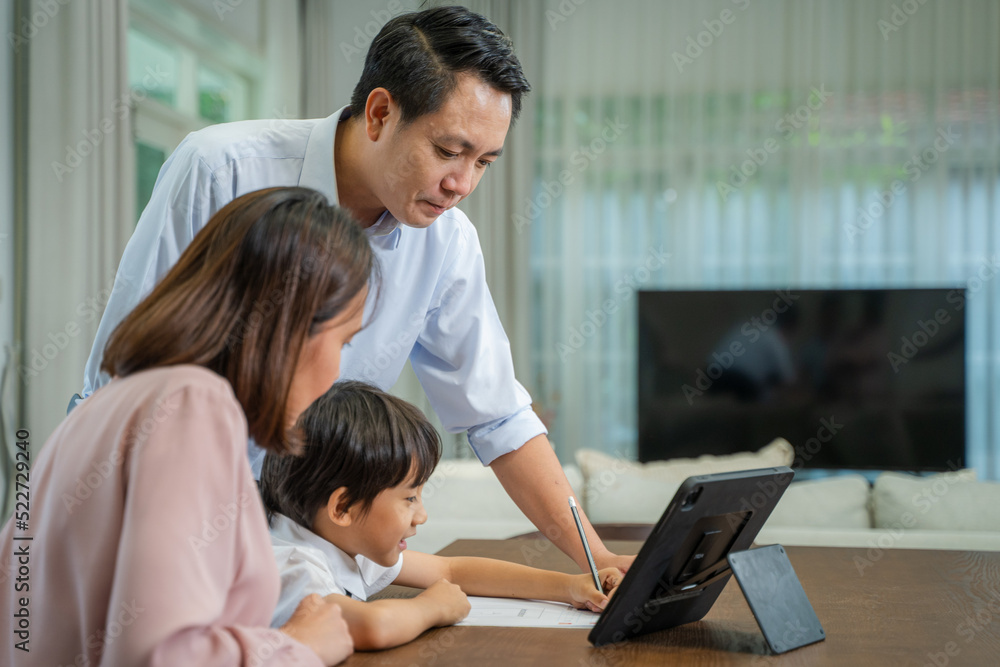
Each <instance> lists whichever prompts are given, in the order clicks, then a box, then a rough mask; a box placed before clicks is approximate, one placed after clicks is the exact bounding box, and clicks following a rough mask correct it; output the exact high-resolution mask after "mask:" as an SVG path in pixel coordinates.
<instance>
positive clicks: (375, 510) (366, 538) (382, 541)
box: [352, 479, 427, 567]
mask: <svg viewBox="0 0 1000 667" xmlns="http://www.w3.org/2000/svg"><path fill="white" fill-rule="evenodd" d="M423 490H424V487H423V485H420V486H417V487H414V486H413V480H412V479H408V480H406V481H405V482H403V483H402V484H399V485H398V486H394V487H392V488H391V489H386V490H385V491H382V492H381V493H380V494H378V495H377V496H375V501H374V502H373V503H372V506H371V509H369V510H368V513H367V514H365V515H364V516H360V517H358V518H357V519H356V520H355V522H354V523H353V524H352V525H353V526H354V528H355V533H356V535H357V540H356V544H357V551H358V553H360V554H361V555H362V556H365V557H366V558H369V559H371V560H373V561H375V562H376V563H378V564H379V565H382V566H383V567H392V566H393V565H395V564H396V562H397V561H398V560H399V554H401V553H402V552H403V551H405V550H406V538H408V537H413V536H414V535H416V534H417V526H419V525H420V524H422V523H424V522H425V521H427V512H425V511H424V504H423V500H422V499H421V493H422V492H423Z"/></svg>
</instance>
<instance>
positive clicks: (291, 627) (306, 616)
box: [280, 593, 354, 665]
mask: <svg viewBox="0 0 1000 667" xmlns="http://www.w3.org/2000/svg"><path fill="white" fill-rule="evenodd" d="M280 630H281V631H282V632H284V633H285V634H286V635H288V636H289V637H291V638H293V639H296V640H298V641H300V642H302V643H303V644H305V645H306V646H308V647H309V648H311V649H312V650H313V651H314V652H315V653H316V655H318V656H319V659H320V660H322V661H323V664H324V665H336V664H337V663H339V662H343V661H344V660H345V659H346V658H347V656H349V655H351V654H352V653H354V641H353V640H352V639H351V633H350V632H349V631H348V629H347V623H346V622H345V621H344V617H343V615H342V614H341V611H340V607H338V606H337V605H336V604H334V603H333V602H328V601H327V600H324V599H323V598H321V597H320V596H319V595H317V594H316V593H313V594H312V595H309V596H307V597H304V598H302V602H300V603H299V606H298V607H296V608H295V612H294V613H293V614H292V617H291V618H289V619H288V622H287V623H285V624H284V625H283V626H281V628H280Z"/></svg>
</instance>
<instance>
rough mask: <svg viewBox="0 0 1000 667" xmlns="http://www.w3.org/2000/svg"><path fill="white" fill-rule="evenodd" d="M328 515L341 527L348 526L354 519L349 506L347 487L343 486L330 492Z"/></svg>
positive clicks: (327, 502) (327, 506) (327, 503)
mask: <svg viewBox="0 0 1000 667" xmlns="http://www.w3.org/2000/svg"><path fill="white" fill-rule="evenodd" d="M326 516H327V518H328V519H330V521H331V522H332V523H333V524H334V525H336V526H340V527H341V528H347V527H348V526H350V525H351V523H352V522H353V521H354V517H353V513H352V512H351V511H350V509H349V508H348V507H347V487H346V486H342V487H340V488H338V489H337V490H336V491H334V492H333V493H331V494H330V498H329V500H327V501H326Z"/></svg>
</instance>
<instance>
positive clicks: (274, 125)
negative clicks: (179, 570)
mask: <svg viewBox="0 0 1000 667" xmlns="http://www.w3.org/2000/svg"><path fill="white" fill-rule="evenodd" d="M349 114H350V110H349V109H348V108H347V107H344V108H343V109H341V110H340V111H338V112H337V113H335V114H333V115H332V116H329V117H328V118H321V119H313V120H257V121H241V122H236V123H224V124H221V125H213V126H210V127H207V128H205V129H203V130H199V131H197V132H194V133H192V134H189V135H188V136H187V137H186V138H185V139H184V141H182V142H181V144H180V145H179V146H178V147H177V149H176V150H175V151H174V152H173V154H172V155H171V156H170V158H169V159H168V160H167V161H166V163H165V164H164V165H163V168H162V169H161V170H160V173H159V175H158V176H157V178H156V185H155V187H154V188H153V193H152V196H151V198H150V200H149V204H147V206H146V208H145V210H144V211H143V212H142V216H141V217H140V218H139V223H138V225H137V226H136V230H135V233H134V234H133V235H132V238H131V239H130V240H129V242H128V246H127V247H126V248H125V252H124V254H123V255H122V260H121V263H120V264H119V267H118V274H117V275H116V277H115V283H114V288H113V289H112V294H111V296H110V298H109V300H108V304H107V308H106V309H105V311H104V315H103V317H102V318H101V323H100V326H99V328H98V331H97V336H96V338H95V340H94V346H93V348H92V349H91V352H90V357H89V359H88V360H87V368H86V371H85V374H84V387H83V392H82V394H81V395H82V396H83V397H84V398H86V397H87V396H89V395H90V394H92V393H93V392H94V391H95V390H96V389H97V388H98V387H100V386H102V385H104V384H107V383H108V381H109V379H110V378H108V376H107V374H105V373H101V372H100V365H101V359H102V357H103V353H104V346H105V345H106V343H107V341H108V338H109V337H110V335H111V333H112V331H113V330H114V328H115V327H116V326H117V325H118V324H119V323H120V322H121V321H122V319H124V318H125V316H126V315H127V314H128V313H129V312H130V311H131V310H132V309H133V308H135V306H136V305H138V303H139V302H140V301H141V300H142V299H143V298H144V297H145V296H146V295H147V294H149V292H150V291H151V290H152V289H153V286H154V285H155V284H156V283H157V281H159V280H160V278H162V277H163V276H164V274H166V272H167V271H168V270H169V269H170V268H171V267H172V266H173V265H174V263H176V261H177V259H178V257H180V254H181V253H182V252H183V251H184V249H185V248H186V247H187V245H188V244H189V243H190V242H191V240H192V239H193V238H194V235H195V234H196V233H197V232H198V231H199V230H201V229H202V227H204V226H205V224H206V223H207V222H208V220H209V218H211V216H212V215H213V214H215V212H216V211H218V210H219V209H220V208H222V207H223V206H224V205H226V204H227V203H229V202H230V201H231V200H233V199H235V198H236V197H238V196H240V195H243V194H246V193H248V192H252V191H254V190H259V189H262V188H265V187H274V186H294V185H299V186H303V187H309V188H313V189H315V190H318V191H319V192H321V193H323V194H324V195H326V197H327V199H328V200H329V201H330V202H331V203H336V202H338V201H339V199H338V196H337V180H336V177H335V174H334V165H333V143H334V139H335V136H336V127H337V122H338V121H339V120H343V119H344V118H347V117H348V116H349ZM367 231H368V234H369V239H370V242H371V246H372V248H373V250H374V251H375V255H376V256H377V257H378V260H379V263H380V265H381V272H382V291H381V296H380V305H379V310H378V312H377V313H376V314H375V317H374V319H371V318H372V307H373V303H374V300H375V295H374V294H370V295H369V299H368V303H367V304H366V306H365V321H366V322H368V321H371V324H370V325H369V326H366V327H365V328H364V329H362V331H361V332H360V333H358V335H356V336H355V337H354V340H353V341H352V342H351V344H350V346H348V347H345V348H344V350H343V353H342V356H341V366H340V372H341V374H340V378H341V379H345V380H364V381H366V382H369V383H371V384H374V385H376V386H377V387H379V388H380V389H382V390H385V391H388V390H389V389H390V388H391V387H392V386H393V385H394V384H395V383H396V380H397V379H398V378H399V374H400V373H401V372H402V369H403V367H404V365H405V364H406V360H407V358H409V359H410V362H411V364H412V366H413V370H414V372H415V373H416V375H417V378H418V379H419V380H420V384H421V386H422V387H423V389H424V391H425V392H426V394H427V397H428V399H429V400H430V403H431V405H432V406H433V408H434V411H435V412H436V413H437V415H438V417H439V418H440V419H441V423H442V424H443V425H444V427H445V428H446V429H447V430H448V431H449V432H450V433H461V432H462V431H467V432H468V438H469V443H470V444H471V445H472V448H473V450H474V451H475V453H476V456H478V457H479V460H480V461H482V462H483V464H489V463H491V462H492V461H493V460H494V459H496V458H497V457H499V456H501V455H503V454H506V453H508V452H511V451H514V450H515V449H517V448H518V447H520V446H521V445H523V444H524V443H525V442H527V441H528V440H530V439H531V438H533V437H535V436H536V435H539V434H542V433H546V432H547V431H546V429H545V426H544V425H543V424H542V422H541V420H539V419H538V417H537V416H536V415H535V413H534V412H533V411H532V409H531V396H529V394H528V392H527V391H526V390H525V389H524V387H523V386H521V384H520V383H519V382H518V381H517V379H516V378H515V377H514V364H513V361H512V359H511V353H510V343H509V341H508V340H507V335H506V333H505V332H504V330H503V325H502V324H501V323H500V318H499V316H498V315H497V312H496V307H495V306H494V305H493V298H492V296H491V295H490V291H489V288H488V287H487V285H486V273H485V268H484V264H483V252H482V249H481V248H480V246H479V237H478V235H477V234H476V229H475V227H473V226H472V223H471V222H469V219H468V218H467V217H466V216H465V214H464V213H462V212H461V211H459V210H458V209H455V208H453V209H450V210H448V211H446V212H445V213H443V214H442V215H441V216H440V217H439V218H438V219H437V220H436V221H435V222H434V223H433V224H432V225H430V226H429V227H427V228H425V229H414V228H412V227H407V226H405V225H401V224H399V223H398V222H397V221H396V220H395V219H394V218H393V217H392V216H391V215H390V214H389V213H388V211H387V212H386V213H385V214H384V215H383V217H382V218H381V219H380V220H379V221H378V222H377V223H376V224H375V225H373V226H372V227H370V228H369V229H368V230H367ZM262 457H263V453H262V452H261V451H260V450H259V449H257V448H256V447H255V446H253V445H251V465H252V467H253V469H254V472H255V474H259V471H260V463H261V461H262Z"/></svg>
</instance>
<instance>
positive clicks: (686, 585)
mask: <svg viewBox="0 0 1000 667" xmlns="http://www.w3.org/2000/svg"><path fill="white" fill-rule="evenodd" d="M730 574H733V575H735V576H736V581H737V582H738V583H739V585H740V590H741V591H742V592H743V597H745V598H746V601H747V604H748V605H749V606H750V611H752V612H753V615H754V618H755V619H756V621H757V625H758V627H760V630H761V633H763V635H764V639H765V640H767V644H768V646H769V647H770V648H771V650H772V651H773V652H774V653H784V652H786V651H791V650H792V649H796V648H799V647H800V646H805V645H806V644H812V643H814V642H818V641H822V640H824V639H826V634H825V633H824V631H823V627H822V626H821V625H820V622H819V619H818V618H817V617H816V612H815V611H814V610H813V608H812V605H811V604H809V598H807V597H806V593H805V591H804V590H803V589H802V584H801V583H800V582H799V579H798V577H797V576H796V575H795V570H794V569H793V568H792V564H791V562H789V560H788V555H787V554H786V553H785V549H784V547H782V546H781V545H779V544H775V545H771V546H767V547H761V548H759V549H748V550H747V551H733V552H730V553H729V554H728V555H727V556H726V558H724V559H722V560H720V561H717V562H715V563H713V564H712V565H710V566H709V567H706V568H703V569H701V570H700V571H699V572H698V573H697V574H694V575H693V576H691V577H688V578H687V579H685V580H684V581H683V582H681V583H679V584H677V585H675V586H673V587H671V589H670V590H669V591H667V595H665V596H663V597H660V598H658V599H657V600H656V602H657V603H659V604H664V603H667V602H673V601H676V600H683V599H684V598H690V597H694V596H697V595H700V594H701V591H702V590H703V589H705V588H706V587H708V586H710V585H711V584H713V583H715V582H716V581H719V580H720V579H722V578H723V577H727V576H729V575H730ZM705 575H708V577H707V578H705V579H701V578H702V577H704V576H705Z"/></svg>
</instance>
